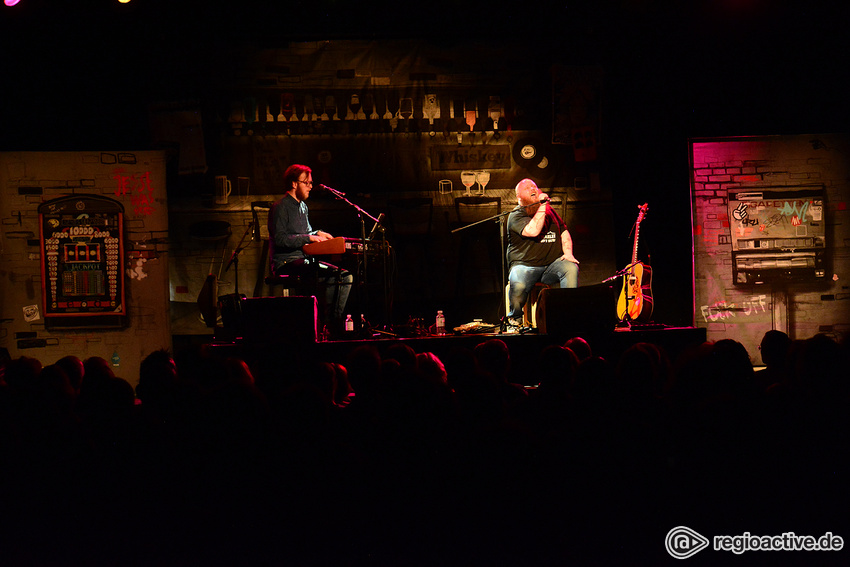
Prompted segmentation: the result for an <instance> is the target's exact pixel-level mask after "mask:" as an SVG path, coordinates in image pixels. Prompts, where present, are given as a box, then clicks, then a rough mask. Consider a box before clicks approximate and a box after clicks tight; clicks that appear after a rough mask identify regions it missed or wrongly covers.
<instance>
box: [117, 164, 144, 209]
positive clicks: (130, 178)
mask: <svg viewBox="0 0 850 567" xmlns="http://www.w3.org/2000/svg"><path fill="white" fill-rule="evenodd" d="M112 179H115V180H116V181H117V183H118V187H117V189H116V190H115V196H116V197H124V196H129V197H130V203H132V205H133V212H134V213H135V214H136V215H151V214H153V211H154V208H153V203H154V198H153V187H152V186H151V174H150V172H149V171H146V172H144V173H141V174H138V173H131V174H129V175H126V174H124V171H123V170H116V172H115V175H113V176H112Z"/></svg>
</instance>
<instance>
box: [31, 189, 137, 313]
mask: <svg viewBox="0 0 850 567" xmlns="http://www.w3.org/2000/svg"><path fill="white" fill-rule="evenodd" d="M38 216H39V229H40V240H41V278H42V286H41V287H42V299H43V305H44V321H45V326H46V327H47V328H48V329H90V328H112V329H114V328H122V327H125V326H126V325H127V312H126V303H125V300H124V291H125V290H124V271H123V270H122V266H123V265H124V242H123V229H124V207H123V205H122V204H121V203H120V202H118V201H115V200H112V199H109V198H106V197H102V196H99V195H73V196H69V197H60V198H58V199H53V200H51V201H47V202H45V203H42V204H41V205H40V206H39V207H38Z"/></svg>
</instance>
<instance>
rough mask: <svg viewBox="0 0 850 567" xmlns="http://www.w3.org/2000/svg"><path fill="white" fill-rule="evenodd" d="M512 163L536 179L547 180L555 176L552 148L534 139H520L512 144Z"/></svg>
mask: <svg viewBox="0 0 850 567" xmlns="http://www.w3.org/2000/svg"><path fill="white" fill-rule="evenodd" d="M512 155H513V158H514V162H516V164H517V165H519V166H520V167H522V168H524V169H526V170H528V172H529V173H530V174H531V175H532V176H533V177H537V178H542V179H548V178H550V177H552V176H553V175H554V174H555V170H556V169H557V164H556V160H555V156H554V152H553V151H552V147H551V146H550V145H548V144H544V143H543V142H542V141H541V140H539V139H536V138H522V139H520V140H518V141H517V142H516V144H514V147H513V151H512Z"/></svg>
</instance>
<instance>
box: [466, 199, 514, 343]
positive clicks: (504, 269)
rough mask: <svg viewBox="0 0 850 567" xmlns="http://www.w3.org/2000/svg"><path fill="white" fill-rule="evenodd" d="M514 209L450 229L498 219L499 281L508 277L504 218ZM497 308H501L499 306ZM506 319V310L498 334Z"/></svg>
mask: <svg viewBox="0 0 850 567" xmlns="http://www.w3.org/2000/svg"><path fill="white" fill-rule="evenodd" d="M515 210H516V209H511V210H510V211H505V212H503V213H497V214H495V215H493V216H491V217H487V218H484V219H481V220H477V221H475V222H471V223H469V224H468V225H466V226H461V227H458V228H456V229H454V230H452V231H451V232H452V234H454V233H455V232H460V231H461V230H466V229H468V228H472V227H473V226H477V225H479V224H481V223H485V222H491V221H498V222H499V248H500V250H501V257H502V280H501V281H503V282H504V281H507V278H508V276H507V267H506V266H505V263H506V262H507V260H506V258H505V254H506V250H505V246H506V242H505V222H506V221H505V219H506V218H507V217H508V215H509V214H511V213H512V212H513V211H515ZM499 309H500V310H501V307H500V308H499ZM507 320H508V314H507V312H505V314H504V315H503V316H502V319H501V321H500V323H499V333H500V334H501V333H504V332H505V330H506V329H507Z"/></svg>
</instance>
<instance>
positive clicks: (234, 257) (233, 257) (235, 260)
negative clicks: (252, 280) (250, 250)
mask: <svg viewBox="0 0 850 567" xmlns="http://www.w3.org/2000/svg"><path fill="white" fill-rule="evenodd" d="M253 231H254V221H251V222H249V223H248V229H247V230H245V234H243V235H242V239H241V240H240V241H239V244H237V245H236V248H234V249H233V253H232V254H230V260H229V261H228V262H227V266H225V267H224V271H225V272H226V271H227V270H229V269H230V266H231V265H232V266H233V273H234V277H235V278H236V283H235V284H233V293H234V294H235V295H236V297H237V298H238V297H239V254H240V253H241V252H242V251H243V250H245V249H246V248H247V247H248V246H249V245H250V244H251V243H252V242H253V241H254V235H253ZM248 234H251V239H250V240H249V241H248V242H247V243H246V244H245V245H244V246H243V245H242V243H243V242H245V238H247V237H248Z"/></svg>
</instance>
